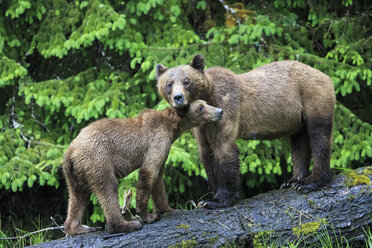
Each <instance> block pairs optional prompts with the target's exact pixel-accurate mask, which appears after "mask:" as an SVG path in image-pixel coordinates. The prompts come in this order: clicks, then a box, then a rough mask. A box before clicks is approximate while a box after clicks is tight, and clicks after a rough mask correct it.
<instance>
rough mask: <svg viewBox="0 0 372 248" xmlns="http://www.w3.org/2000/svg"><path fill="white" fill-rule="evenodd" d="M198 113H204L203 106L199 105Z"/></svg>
mask: <svg viewBox="0 0 372 248" xmlns="http://www.w3.org/2000/svg"><path fill="white" fill-rule="evenodd" d="M198 111H199V112H200V113H203V112H204V106H203V105H200V106H199V107H198Z"/></svg>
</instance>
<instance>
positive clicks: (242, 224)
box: [35, 167, 372, 248]
mask: <svg viewBox="0 0 372 248" xmlns="http://www.w3.org/2000/svg"><path fill="white" fill-rule="evenodd" d="M371 178H372V167H365V168H359V169H356V170H352V171H349V172H345V173H341V174H339V175H337V176H335V177H334V179H333V181H332V182H331V183H330V184H329V185H327V186H326V187H324V188H323V189H322V190H320V191H315V192H309V193H299V192H297V191H294V190H292V189H281V190H275V191H271V192H267V193H264V194H259V195H257V196H255V197H252V198H250V199H246V200H243V201H241V202H239V203H238V204H237V205H235V206H233V207H230V208H226V209H219V210H206V209H195V210H191V211H177V212H173V213H171V214H168V215H165V216H163V217H162V219H161V220H160V221H158V222H156V223H154V224H150V225H145V226H144V227H143V228H142V229H141V230H139V231H135V232H132V233H129V234H124V235H119V236H117V235H116V236H109V235H108V233H107V232H105V231H101V232H95V233H90V234H86V235H79V236H74V237H65V238H62V239H59V240H54V241H50V242H46V243H42V244H38V245H35V247H134V248H137V247H221V246H224V247H226V246H227V247H266V246H268V245H269V244H273V243H276V244H278V246H279V245H288V244H289V243H292V244H297V245H298V246H297V247H307V246H309V245H313V247H314V244H317V243H318V244H322V242H330V243H335V242H338V243H339V244H341V243H342V242H345V239H346V240H347V242H348V243H349V244H353V245H354V247H360V246H362V247H366V246H365V239H366V232H367V229H366V228H367V227H368V226H369V227H371V223H372V216H371V211H372V210H371V209H372V182H371ZM327 234H328V235H327ZM327 237H328V238H327ZM342 237H344V238H342ZM322 239H323V240H322ZM315 247H321V245H319V246H317V245H315Z"/></svg>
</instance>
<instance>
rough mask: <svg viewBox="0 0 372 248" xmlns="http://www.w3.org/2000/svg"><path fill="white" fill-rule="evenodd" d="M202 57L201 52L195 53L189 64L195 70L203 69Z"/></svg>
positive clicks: (201, 70)
mask: <svg viewBox="0 0 372 248" xmlns="http://www.w3.org/2000/svg"><path fill="white" fill-rule="evenodd" d="M204 65H205V62H204V57H203V55H201V54H198V55H195V57H194V58H193V59H192V61H191V63H190V66H191V67H192V68H194V69H196V70H199V71H200V72H203V71H204Z"/></svg>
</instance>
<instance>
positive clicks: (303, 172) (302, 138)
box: [280, 127, 311, 188]
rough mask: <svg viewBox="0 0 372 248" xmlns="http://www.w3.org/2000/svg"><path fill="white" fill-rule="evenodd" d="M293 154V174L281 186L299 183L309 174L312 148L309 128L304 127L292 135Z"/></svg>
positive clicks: (286, 186) (285, 186)
mask: <svg viewBox="0 0 372 248" xmlns="http://www.w3.org/2000/svg"><path fill="white" fill-rule="evenodd" d="M290 140H291V155H292V164H293V176H292V178H291V179H289V181H288V182H286V183H283V184H282V185H281V187H280V188H289V187H291V186H292V185H293V183H295V184H296V183H298V182H300V181H301V180H303V179H304V178H305V177H307V176H308V175H309V167H310V158H311V149H310V140H309V136H308V134H307V130H306V128H305V127H304V128H303V129H302V130H301V131H299V132H298V133H296V134H294V135H292V136H291V137H290Z"/></svg>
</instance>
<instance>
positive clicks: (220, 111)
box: [217, 109, 223, 118]
mask: <svg viewBox="0 0 372 248" xmlns="http://www.w3.org/2000/svg"><path fill="white" fill-rule="evenodd" d="M222 114H223V110H222V109H218V110H217V115H218V117H220V118H221V117H222Z"/></svg>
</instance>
